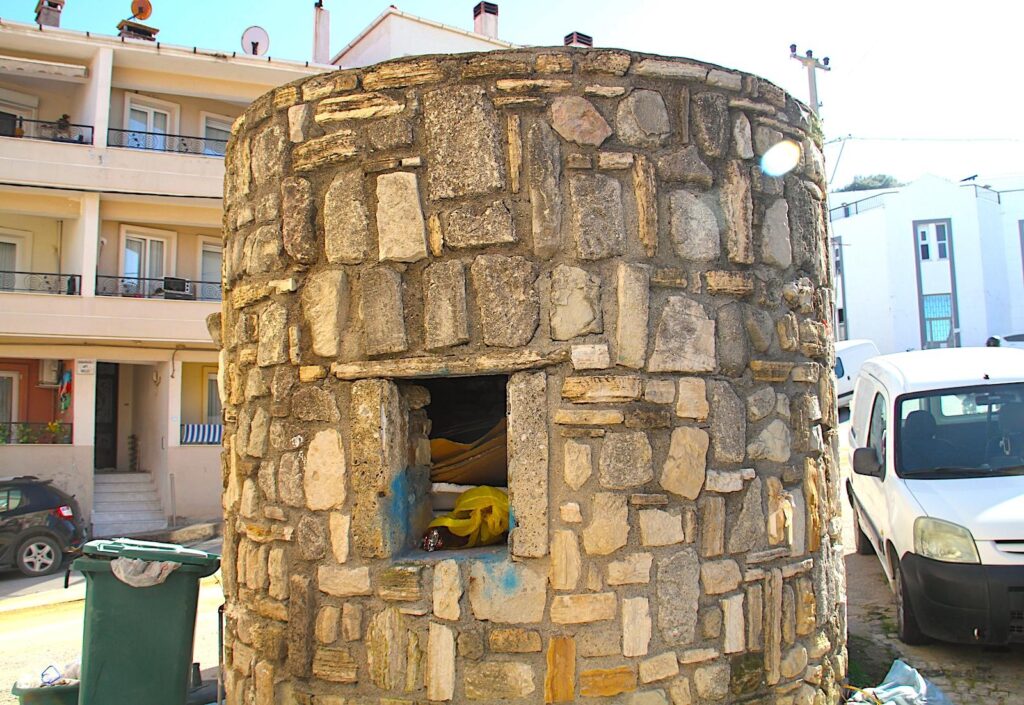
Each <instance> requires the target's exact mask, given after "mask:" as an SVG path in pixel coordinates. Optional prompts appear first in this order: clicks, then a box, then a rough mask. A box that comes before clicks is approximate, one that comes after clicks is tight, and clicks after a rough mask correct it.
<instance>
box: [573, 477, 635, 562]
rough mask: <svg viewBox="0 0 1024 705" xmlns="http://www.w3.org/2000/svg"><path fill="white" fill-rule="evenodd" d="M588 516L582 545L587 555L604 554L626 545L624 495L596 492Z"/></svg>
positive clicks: (627, 512)
mask: <svg viewBox="0 0 1024 705" xmlns="http://www.w3.org/2000/svg"><path fill="white" fill-rule="evenodd" d="M590 517H591V520H590V524H588V525H587V527H586V528H585V529H584V530H583V547H584V549H585V550H586V552H587V554H588V555H592V556H594V555H597V556H606V555H608V554H609V553H613V552H614V551H616V550H618V549H620V548H622V547H623V546H625V545H626V540H627V539H628V537H629V521H628V517H629V510H628V508H627V507H626V498H625V497H624V496H622V495H618V494H612V493H610V492H597V493H596V494H594V498H593V506H592V509H591V512H590Z"/></svg>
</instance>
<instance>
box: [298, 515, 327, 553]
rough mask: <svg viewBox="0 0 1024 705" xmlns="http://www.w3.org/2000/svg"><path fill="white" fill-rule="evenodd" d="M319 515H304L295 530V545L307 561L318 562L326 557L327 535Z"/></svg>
mask: <svg viewBox="0 0 1024 705" xmlns="http://www.w3.org/2000/svg"><path fill="white" fill-rule="evenodd" d="M321 516H322V515H320V514H306V515H304V516H303V517H302V518H301V519H299V523H298V526H297V527H296V528H295V544H296V545H297V546H298V548H299V554H300V555H301V556H302V557H303V558H304V559H305V560H307V561H318V560H320V559H322V558H323V557H324V556H325V555H327V533H326V532H325V531H324V525H323V522H322V521H321V520H320V517H321Z"/></svg>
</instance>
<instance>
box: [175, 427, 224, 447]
mask: <svg viewBox="0 0 1024 705" xmlns="http://www.w3.org/2000/svg"><path fill="white" fill-rule="evenodd" d="M223 435H224V426H222V425H221V424H219V423H183V424H182V425H181V445H183V446H196V445H199V446H219V445H220V441H221V438H222V437H223Z"/></svg>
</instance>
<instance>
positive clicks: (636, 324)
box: [615, 263, 650, 369]
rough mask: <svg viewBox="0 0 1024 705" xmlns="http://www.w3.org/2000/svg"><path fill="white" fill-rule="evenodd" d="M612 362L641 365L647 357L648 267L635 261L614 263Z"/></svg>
mask: <svg viewBox="0 0 1024 705" xmlns="http://www.w3.org/2000/svg"><path fill="white" fill-rule="evenodd" d="M616 303H617V304H618V315H617V317H616V321H615V363H616V364H617V365H622V366H623V367H629V368H632V369H641V368H643V366H644V362H645V361H646V359H647V324H648V316H649V306H650V270H649V269H648V268H647V267H645V266H643V265H637V264H626V263H619V264H618V266H617V267H616Z"/></svg>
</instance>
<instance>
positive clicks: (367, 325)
mask: <svg viewBox="0 0 1024 705" xmlns="http://www.w3.org/2000/svg"><path fill="white" fill-rule="evenodd" d="M359 286H360V318H361V319H362V323H363V337H364V344H365V347H366V353H367V354H368V355H383V354H386V353H395V352H402V351H404V350H406V349H407V348H408V346H409V343H408V340H407V338H406V334H405V309H404V306H403V304H402V275H401V274H399V273H398V272H396V271H394V270H393V269H388V268H387V267H375V268H373V269H366V270H363V272H362V274H360V277H359Z"/></svg>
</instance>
